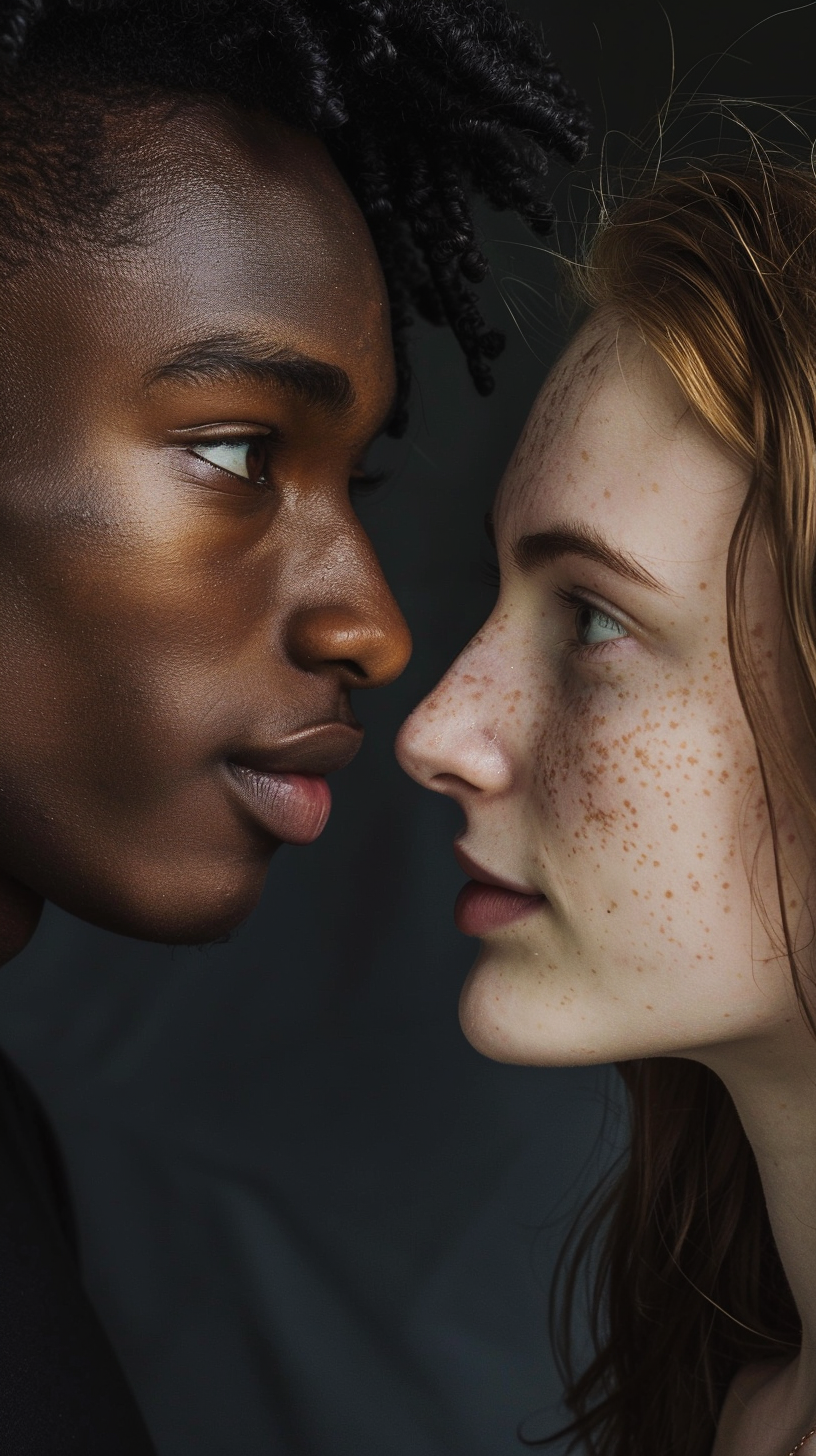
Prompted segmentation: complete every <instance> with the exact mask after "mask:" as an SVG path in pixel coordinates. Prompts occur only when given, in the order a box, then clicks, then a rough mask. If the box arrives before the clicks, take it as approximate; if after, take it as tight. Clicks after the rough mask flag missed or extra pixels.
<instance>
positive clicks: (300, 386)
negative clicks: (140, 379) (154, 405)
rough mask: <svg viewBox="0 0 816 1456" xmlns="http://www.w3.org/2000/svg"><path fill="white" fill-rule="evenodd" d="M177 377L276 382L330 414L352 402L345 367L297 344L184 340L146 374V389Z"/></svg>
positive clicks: (197, 380) (227, 338)
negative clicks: (268, 346) (270, 346)
mask: <svg viewBox="0 0 816 1456" xmlns="http://www.w3.org/2000/svg"><path fill="white" fill-rule="evenodd" d="M165 380H167V381H169V382H173V381H177V382H179V383H188V384H205V383H209V382H213V383H217V382H219V381H230V380H235V381H237V382H239V383H244V384H245V383H250V384H267V385H268V384H277V385H282V386H283V387H284V389H288V390H291V391H292V392H293V393H295V394H298V395H300V396H301V398H303V399H305V400H307V401H308V402H309V403H310V404H315V405H318V406H319V407H320V408H321V409H325V410H328V411H329V412H330V413H332V414H346V413H347V412H348V411H349V410H350V409H351V407H352V405H353V404H354V402H355V398H356V396H355V391H354V386H353V384H352V382H351V380H350V379H349V376H348V374H347V373H346V371H345V369H341V368H340V366H339V365H338V364H328V363H326V361H325V360H323V359H314V358H312V356H311V355H310V354H303V353H301V352H300V351H299V350H297V349H264V348H262V347H256V346H254V345H253V344H252V343H251V342H249V341H248V340H246V339H238V338H234V337H231V336H229V335H223V336H221V337H218V338H212V339H204V340H202V341H201V342H199V343H195V344H188V345H186V346H185V347H184V348H181V349H179V350H178V352H177V353H175V354H172V355H170V356H169V357H168V358H167V359H165V360H164V361H163V363H161V364H159V365H158V367H157V368H155V369H152V370H151V371H150V373H149V374H148V375H147V376H146V378H145V384H146V387H147V388H148V389H151V388H153V387H154V386H155V385H157V384H161V383H163V382H164V381H165Z"/></svg>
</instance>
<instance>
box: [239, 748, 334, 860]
mask: <svg viewBox="0 0 816 1456" xmlns="http://www.w3.org/2000/svg"><path fill="white" fill-rule="evenodd" d="M229 769H230V774H231V776H232V780H233V783H234V785H235V787H236V788H237V790H238V794H239V797H240V799H241V801H242V803H243V804H244V806H245V808H247V809H248V810H249V812H250V814H251V815H252V817H253V818H254V819H255V820H256V821H257V822H258V823H259V824H261V825H262V826H263V828H264V829H266V831H267V832H268V833H269V834H272V835H274V837H275V839H279V840H280V841H281V843H282V844H311V843H312V841H313V840H315V839H317V837H318V835H319V834H322V832H323V830H324V829H325V827H326V821H327V820H328V817H329V814H330V812H331V789H330V788H329V786H328V784H327V782H326V780H325V779H324V778H323V777H322V775H320V774H299V773H261V772H260V771H259V770H257V769H253V768H246V767H244V765H243V764H240V763H231V764H230V765H229Z"/></svg>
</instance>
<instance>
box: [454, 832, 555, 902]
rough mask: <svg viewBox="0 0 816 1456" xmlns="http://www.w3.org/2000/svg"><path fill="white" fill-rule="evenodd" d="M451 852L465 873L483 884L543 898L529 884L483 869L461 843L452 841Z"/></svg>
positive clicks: (538, 891)
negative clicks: (522, 883) (521, 883)
mask: <svg viewBox="0 0 816 1456" xmlns="http://www.w3.org/2000/svg"><path fill="white" fill-rule="evenodd" d="M453 852H454V854H455V855H456V858H457V860H458V862H459V864H460V866H461V868H462V869H463V870H464V872H465V874H466V875H470V878H471V879H472V880H479V881H480V882H481V883H482V884H483V885H495V886H496V887H497V889H499V890H512V891H513V892H514V894H516V895H536V896H538V897H539V898H540V899H542V900H543V899H544V898H545V896H544V893H543V891H541V890H531V889H530V886H529V885H520V884H518V882H517V881H516V880H508V879H506V878H505V877H504V876H503V875H495V874H493V871H492V870H486V869H484V868H483V867H482V865H480V864H477V863H476V861H475V859H471V857H470V855H469V854H468V853H467V850H464V849H463V848H462V846H461V844H457V843H455V842H454V846H453Z"/></svg>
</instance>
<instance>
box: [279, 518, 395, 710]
mask: <svg viewBox="0 0 816 1456" xmlns="http://www.w3.org/2000/svg"><path fill="white" fill-rule="evenodd" d="M327 547H328V549H327ZM327 557H328V559H327ZM296 594H297V596H298V598H299V604H298V606H297V607H296V609H295V611H294V612H293V613H292V617H291V619H290V637H291V638H293V639H296V642H297V649H296V655H297V656H299V657H301V658H303V659H308V660H309V661H310V663H312V664H316V663H317V662H319V661H323V662H328V661H337V662H340V661H345V662H347V663H349V664H355V665H356V666H357V667H358V668H359V670H360V673H361V675H362V676H361V679H360V681H359V683H358V685H359V686H364V685H370V686H379V685H381V684H383V683H385V682H389V681H391V680H393V678H395V677H397V676H399V674H400V672H402V670H403V668H404V667H405V664H406V662H407V661H408V658H409V656H410V651H411V637H410V633H409V631H408V626H407V623H406V622H405V619H404V617H403V615H402V612H401V611H400V608H399V606H398V605H397V602H396V601H395V599H394V596H393V594H392V592H391V589H390V587H389V585H388V583H387V581H386V579H385V575H384V573H383V571H382V567H381V566H380V563H379V561H378V559H377V555H376V553H375V551H374V547H373V545H372V543H371V541H370V540H369V538H368V536H367V534H366V532H365V530H364V528H363V526H362V525H361V524H360V522H359V521H358V520H357V518H356V517H353V518H352V520H351V521H349V522H347V523H345V525H344V527H342V528H339V529H336V530H335V534H334V536H333V538H331V539H330V540H329V541H327V540H326V538H325V537H324V541H323V544H322V547H321V545H320V543H315V546H314V548H313V550H311V551H309V553H308V565H307V563H306V562H302V563H301V569H300V579H299V581H298V582H297V584H296Z"/></svg>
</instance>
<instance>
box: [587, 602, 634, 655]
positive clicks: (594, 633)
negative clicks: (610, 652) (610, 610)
mask: <svg viewBox="0 0 816 1456" xmlns="http://www.w3.org/2000/svg"><path fill="white" fill-rule="evenodd" d="M575 631H576V633H577V636H578V641H579V642H580V643H581V645H582V646H584V647H592V646H594V645H595V644H596V643H599V642H614V640H615V638H616V637H628V636H629V633H628V632H627V631H626V628H625V627H622V626H621V624H620V622H616V621H615V618H614V617H608V616H607V614H606V612H601V611H599V609H598V608H597V607H590V606H583V607H579V608H578V610H577V612H576V613H575Z"/></svg>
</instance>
